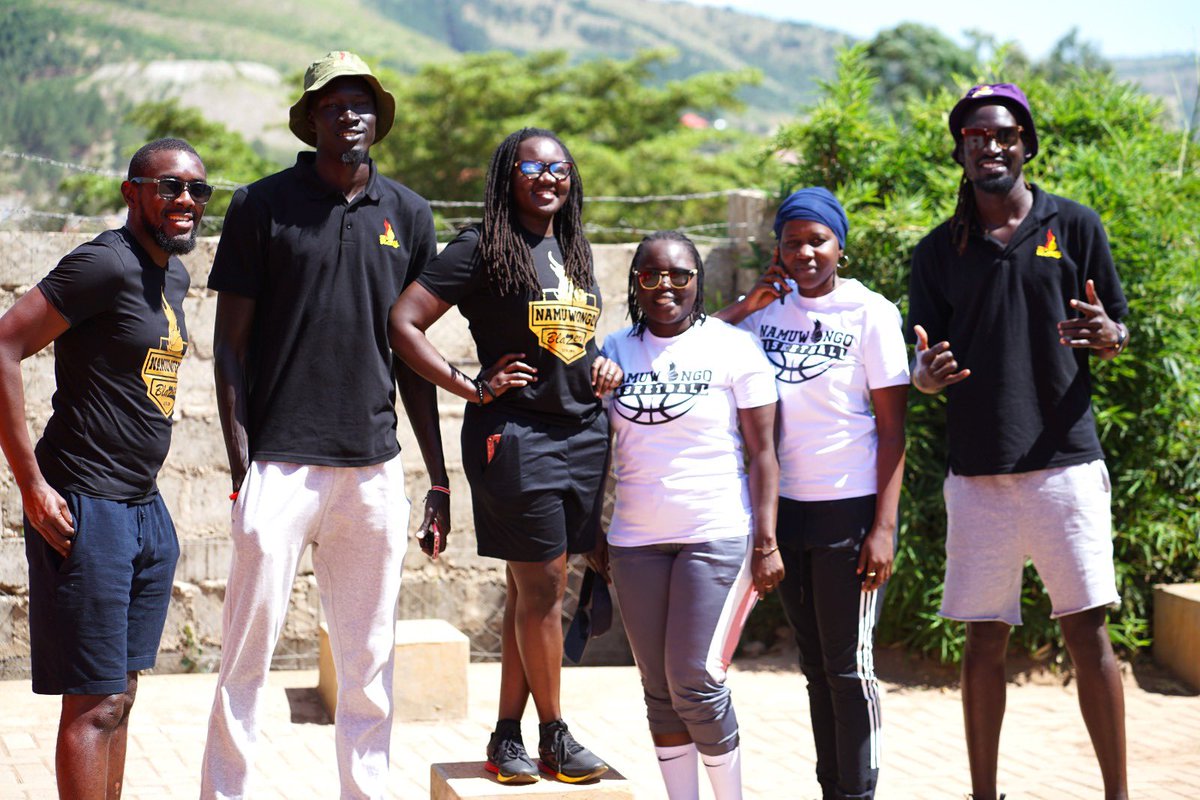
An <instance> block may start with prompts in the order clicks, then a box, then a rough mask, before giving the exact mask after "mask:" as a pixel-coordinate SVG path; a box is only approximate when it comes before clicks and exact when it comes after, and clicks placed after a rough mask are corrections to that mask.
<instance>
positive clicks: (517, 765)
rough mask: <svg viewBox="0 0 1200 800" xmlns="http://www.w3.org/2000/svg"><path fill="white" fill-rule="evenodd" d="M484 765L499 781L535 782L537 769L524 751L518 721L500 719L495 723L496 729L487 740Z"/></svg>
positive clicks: (512, 782)
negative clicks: (485, 762)
mask: <svg viewBox="0 0 1200 800" xmlns="http://www.w3.org/2000/svg"><path fill="white" fill-rule="evenodd" d="M485 767H486V769H487V771H488V772H490V773H492V774H493V775H495V776H496V780H498V781H500V782H501V783H511V784H522V783H537V780H538V769H537V767H536V766H535V765H534V763H533V759H531V758H530V757H529V754H528V753H526V752H525V743H524V742H523V741H522V740H521V723H520V722H518V721H517V720H515V719H502V720H500V721H499V722H497V723H496V730H495V731H493V732H492V738H491V739H490V740H488V746H487V764H486V765H485Z"/></svg>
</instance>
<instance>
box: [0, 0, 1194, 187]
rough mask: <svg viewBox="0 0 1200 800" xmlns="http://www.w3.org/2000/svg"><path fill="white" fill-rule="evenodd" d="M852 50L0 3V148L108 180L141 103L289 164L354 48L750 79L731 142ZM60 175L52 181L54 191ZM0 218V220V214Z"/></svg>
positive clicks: (48, 174) (736, 16) (420, 58)
mask: <svg viewBox="0 0 1200 800" xmlns="http://www.w3.org/2000/svg"><path fill="white" fill-rule="evenodd" d="M850 41H851V40H850V38H849V37H848V36H847V35H845V34H842V33H838V32H836V31H831V30H826V29H822V28H818V27H815V26H812V25H804V24H794V23H781V22H777V21H773V20H768V19H765V18H763V17H757V16H753V15H748V14H743V13H739V12H735V11H732V10H729V9H722V8H712V7H697V6H691V5H688V4H686V3H682V2H661V1H658V0H276V2H272V3H261V2H259V0H214V1H213V2H209V3H204V4H173V5H169V6H168V5H164V4H161V3H159V2H155V1H154V0H4V3H3V6H0V74H4V75H5V76H12V78H14V79H13V80H6V81H4V82H0V149H5V150H11V151H18V152H22V153H34V154H37V155H41V156H46V157H50V158H55V159H60V160H64V161H73V162H81V163H87V164H94V165H104V166H116V165H118V164H120V162H121V161H122V160H123V158H124V157H126V156H127V155H128V152H129V151H130V150H131V149H132V147H133V146H135V145H136V143H137V142H138V140H139V137H140V136H141V135H142V132H141V131H140V130H139V129H138V128H136V127H135V126H133V125H131V124H130V123H129V122H128V121H127V120H126V119H125V116H126V114H127V112H128V111H129V109H130V108H132V107H133V106H134V105H136V104H137V103H139V102H143V101H145V100H151V99H164V98H169V97H174V98H178V99H179V100H180V101H181V102H182V103H183V104H184V105H187V106H192V107H195V108H198V109H200V110H201V111H202V112H203V113H204V114H205V116H206V117H207V118H209V119H211V120H213V121H215V122H219V123H221V124H224V125H226V126H228V127H229V128H231V129H232V130H234V131H236V132H238V133H240V134H241V135H242V136H244V137H245V138H246V139H247V140H248V141H250V142H251V143H252V144H253V146H254V147H255V149H256V150H257V151H258V152H259V153H261V154H263V155H265V156H267V157H268V158H270V159H271V160H273V161H285V160H287V159H288V158H290V153H291V152H292V151H294V149H295V142H294V140H293V138H292V137H291V135H290V134H289V133H288V131H287V129H286V126H285V120H286V108H287V106H288V104H289V103H290V102H291V100H292V98H293V95H294V94H295V81H296V79H297V76H298V73H299V71H300V70H301V69H302V67H303V66H304V65H305V64H307V63H308V62H309V61H311V60H312V59H313V58H314V57H316V56H318V55H320V54H321V53H323V52H325V51H327V50H330V49H337V48H351V49H354V50H356V51H358V52H359V53H361V54H363V55H364V56H366V57H367V58H368V59H369V60H372V61H373V62H374V63H377V64H380V65H383V66H386V67H389V68H392V69H395V70H397V71H400V72H406V73H411V72H414V71H415V70H416V69H417V68H418V67H420V66H421V65H423V64H428V63H434V62H437V63H446V62H453V61H454V60H455V59H457V58H459V57H460V55H461V54H463V53H469V52H479V51H490V50H508V51H513V52H517V53H529V52H533V51H539V50H547V49H554V50H562V51H564V52H566V53H568V54H569V56H570V58H571V59H572V60H573V61H586V60H589V59H593V58H597V57H608V58H618V59H621V58H628V57H629V56H632V55H633V54H635V53H637V52H639V51H644V50H646V49H661V48H669V49H671V50H672V51H674V52H675V53H676V54H677V55H676V57H675V58H674V60H671V61H668V62H666V63H664V64H663V65H662V66H660V67H658V68H656V69H657V78H658V79H659V80H664V81H665V80H673V79H679V78H683V77H687V76H690V75H694V74H697V73H700V72H707V71H721V72H731V71H737V70H745V69H748V68H750V69H755V70H757V71H758V72H759V73H760V74H761V76H762V79H761V81H760V82H759V83H758V85H755V86H748V87H745V88H743V89H742V90H741V93H740V98H741V99H742V100H743V101H744V102H745V108H743V109H740V110H729V113H727V114H726V116H727V117H728V119H729V122H730V126H731V127H732V128H740V129H744V130H749V131H753V132H757V133H765V132H767V131H769V130H772V129H773V128H774V127H775V126H776V125H777V124H779V123H780V122H782V121H784V120H787V119H791V118H794V117H795V116H796V114H797V113H798V112H799V111H800V110H801V109H803V108H804V107H805V105H806V104H808V103H809V102H810V101H811V100H812V99H813V98H814V97H815V95H816V91H817V83H818V81H821V80H827V79H829V78H831V77H832V76H833V73H834V55H835V52H836V51H837V50H838V49H839V48H840V47H842V46H843V45H845V44H847V43H848V42H850ZM1114 67H1115V68H1116V71H1117V74H1118V76H1120V77H1122V78H1128V79H1132V80H1135V81H1137V82H1138V83H1139V84H1141V85H1142V86H1143V87H1144V88H1145V89H1146V90H1147V91H1148V92H1150V93H1152V94H1156V95H1159V96H1161V97H1163V98H1164V100H1165V101H1166V103H1167V105H1168V107H1169V108H1171V109H1172V111H1173V112H1174V114H1175V116H1176V118H1177V119H1180V120H1182V119H1185V118H1186V117H1187V116H1188V115H1190V114H1191V109H1192V107H1193V106H1194V103H1195V94H1196V67H1195V63H1194V61H1193V59H1191V58H1189V57H1186V56H1170V57H1166V56H1165V57H1161V58H1147V59H1125V60H1121V61H1117V62H1115V63H1114ZM56 175H57V177H55V176H56ZM61 177H62V176H61V175H59V174H57V173H53V172H52V169H51V168H43V167H36V166H34V165H29V164H24V165H16V166H14V164H13V162H12V161H11V160H7V161H3V162H0V197H3V196H14V194H15V195H18V196H19V195H26V194H37V193H39V191H40V193H41V194H42V195H43V196H45V194H46V191H45V189H46V187H47V186H50V187H56V186H57V181H58V180H59V179H61ZM0 205H3V204H2V203H0Z"/></svg>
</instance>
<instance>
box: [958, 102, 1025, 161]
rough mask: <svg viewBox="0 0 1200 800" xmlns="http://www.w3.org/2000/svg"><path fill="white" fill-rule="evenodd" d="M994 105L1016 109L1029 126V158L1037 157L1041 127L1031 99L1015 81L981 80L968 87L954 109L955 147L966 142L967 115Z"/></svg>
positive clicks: (1016, 114)
mask: <svg viewBox="0 0 1200 800" xmlns="http://www.w3.org/2000/svg"><path fill="white" fill-rule="evenodd" d="M991 105H999V106H1004V107H1005V108H1007V109H1008V110H1009V111H1011V112H1012V115H1013V116H1014V117H1016V119H1017V122H1018V124H1020V126H1021V127H1022V128H1024V129H1025V130H1024V138H1025V145H1026V150H1025V160H1026V161H1028V160H1030V159H1032V158H1033V157H1034V156H1036V155H1037V151H1038V135H1037V128H1035V127H1034V125H1033V113H1032V112H1031V111H1030V110H1029V101H1028V100H1027V99H1025V93H1024V92H1022V91H1021V87H1020V86H1017V85H1016V84H1015V83H981V84H979V85H978V86H972V87H971V88H970V89H968V90H967V93H966V94H965V95H963V98H962V99H961V100H959V101H958V102H957V103H956V104H955V105H954V108H952V109H951V110H950V135H951V136H953V137H954V144H955V146H956V147H957V146H958V145H961V144H962V126H963V118H964V117H966V116H967V112H968V111H970V110H971V109H973V108H976V107H977V106H991Z"/></svg>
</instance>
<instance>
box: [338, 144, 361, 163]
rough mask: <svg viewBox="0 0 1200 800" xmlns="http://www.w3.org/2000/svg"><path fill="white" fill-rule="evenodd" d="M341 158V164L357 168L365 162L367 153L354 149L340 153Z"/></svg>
mask: <svg viewBox="0 0 1200 800" xmlns="http://www.w3.org/2000/svg"><path fill="white" fill-rule="evenodd" d="M341 158H342V163H343V164H349V165H350V166H352V167H357V166H359V165H360V164H363V163H365V162H366V160H367V151H366V150H360V149H358V148H357V147H356V148H354V149H353V150H347V151H346V152H344V153H342V156H341Z"/></svg>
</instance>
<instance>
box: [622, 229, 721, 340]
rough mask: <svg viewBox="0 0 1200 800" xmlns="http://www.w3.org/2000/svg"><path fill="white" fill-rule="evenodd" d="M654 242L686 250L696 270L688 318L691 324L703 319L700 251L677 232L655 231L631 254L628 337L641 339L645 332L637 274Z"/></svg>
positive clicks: (702, 279) (702, 282) (702, 273)
mask: <svg viewBox="0 0 1200 800" xmlns="http://www.w3.org/2000/svg"><path fill="white" fill-rule="evenodd" d="M654 242H679V243H680V244H682V245H683V246H684V247H686V248H687V251H688V253H690V254H691V256H692V266H694V267H695V268H696V302H695V303H693V304H692V313H691V314H690V315H689V318H690V319H691V321H692V322H693V323H696V322H699V321H700V320H702V319H704V317H705V313H704V261H703V260H702V259H701V258H700V251H699V250H697V249H696V245H695V244H694V243H693V242H692V240H691V239H689V238H688V237H687V236H685V235H684V234H682V233H680V232H679V231H655V232H654V233H652V234H650V235H649V236H647V237H645V238H644V239H642V241H641V243H640V244H639V245H638V247H637V250H636V251H634V254H633V262H632V263H631V264H630V265H629V319H630V321H631V322H632V323H633V330H632V331H630V335H632V336H636V337H638V338H639V339H640V338H642V334H643V333H645V332H646V315H645V314H644V313H643V312H642V307H641V305H640V304H639V303H638V297H637V293H638V283H637V272H638V267H640V266H641V265H642V262H643V261H645V260H646V252H647V250H649V246H650V245H651V244H653V243H654Z"/></svg>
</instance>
